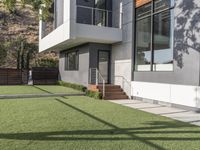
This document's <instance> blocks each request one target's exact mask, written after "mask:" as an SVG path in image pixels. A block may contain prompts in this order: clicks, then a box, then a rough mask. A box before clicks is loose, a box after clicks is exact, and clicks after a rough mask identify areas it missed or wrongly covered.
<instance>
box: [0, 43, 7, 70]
mask: <svg viewBox="0 0 200 150" xmlns="http://www.w3.org/2000/svg"><path fill="white" fill-rule="evenodd" d="M6 55H7V51H6V46H5V44H2V43H1V44H0V66H1V65H2V64H3V63H4V61H5V58H6Z"/></svg>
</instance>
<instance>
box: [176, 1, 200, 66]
mask: <svg viewBox="0 0 200 150" xmlns="http://www.w3.org/2000/svg"><path fill="white" fill-rule="evenodd" d="M198 3H199V4H198ZM175 8H178V10H179V11H180V12H179V14H176V16H175V20H176V25H175V30H174V37H175V39H174V43H175V44H174V48H175V49H176V51H175V52H174V57H175V61H176V62H177V66H178V67H180V68H183V67H184V63H183V55H184V54H189V49H192V50H195V51H197V52H200V2H199V0H177V2H176V4H175Z"/></svg>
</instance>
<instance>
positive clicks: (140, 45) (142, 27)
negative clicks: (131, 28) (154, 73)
mask: <svg viewBox="0 0 200 150" xmlns="http://www.w3.org/2000/svg"><path fill="white" fill-rule="evenodd" d="M136 27H137V30H136V47H137V53H136V59H137V61H136V66H137V70H140V71H150V70H151V18H150V17H147V18H145V19H142V20H140V21H137V23H136Z"/></svg>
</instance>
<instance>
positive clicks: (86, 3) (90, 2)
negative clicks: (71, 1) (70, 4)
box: [76, 0, 94, 7]
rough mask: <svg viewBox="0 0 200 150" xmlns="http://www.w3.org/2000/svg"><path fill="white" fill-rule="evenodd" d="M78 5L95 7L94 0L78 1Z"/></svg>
mask: <svg viewBox="0 0 200 150" xmlns="http://www.w3.org/2000/svg"><path fill="white" fill-rule="evenodd" d="M76 3H77V5H80V6H87V7H94V0H76Z"/></svg>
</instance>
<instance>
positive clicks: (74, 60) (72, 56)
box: [65, 51, 79, 70]
mask: <svg viewBox="0 0 200 150" xmlns="http://www.w3.org/2000/svg"><path fill="white" fill-rule="evenodd" d="M78 59H79V57H78V51H73V52H69V53H67V54H66V58H65V69H66V70H78V65H79V64H78V62H79V61H78Z"/></svg>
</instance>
